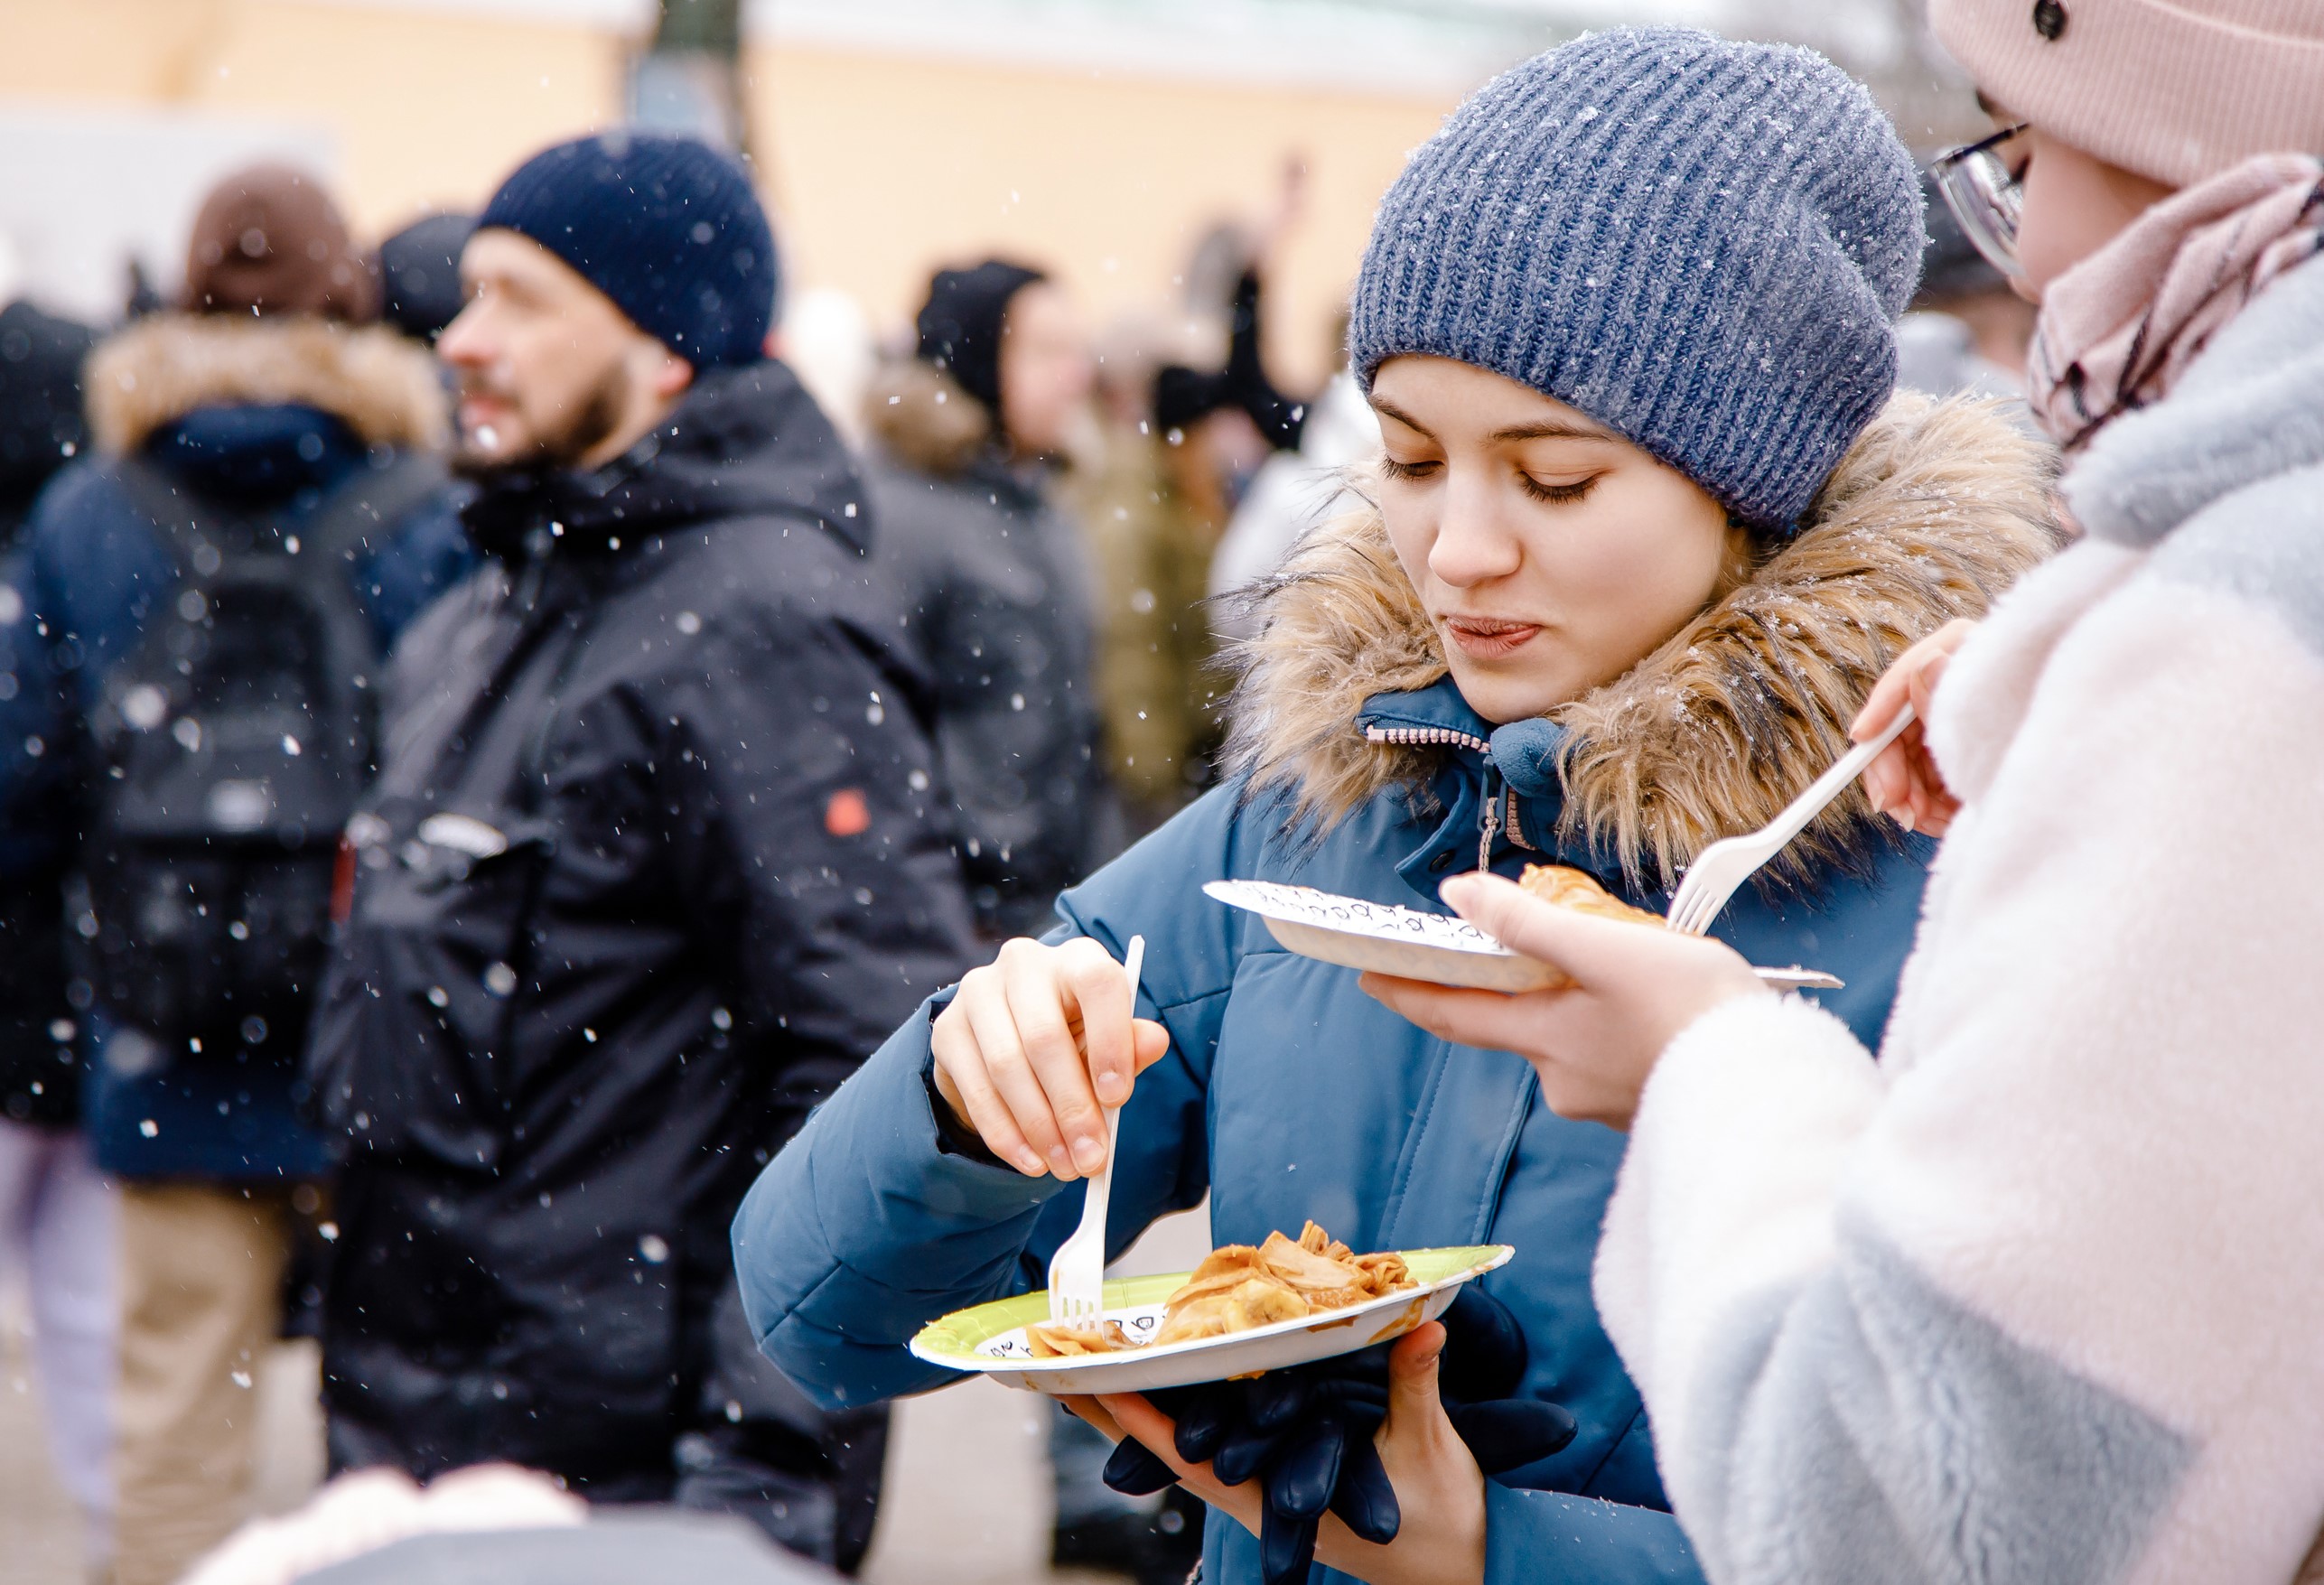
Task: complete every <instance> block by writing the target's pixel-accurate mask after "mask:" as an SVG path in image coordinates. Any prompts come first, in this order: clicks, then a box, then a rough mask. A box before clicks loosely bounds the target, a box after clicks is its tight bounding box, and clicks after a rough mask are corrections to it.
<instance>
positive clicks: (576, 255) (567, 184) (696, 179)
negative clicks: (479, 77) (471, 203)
mask: <svg viewBox="0 0 2324 1585" xmlns="http://www.w3.org/2000/svg"><path fill="white" fill-rule="evenodd" d="M476 224H477V227H478V228H479V229H480V230H481V229H482V228H486V227H495V226H497V227H502V228H507V229H508V230H511V231H515V232H517V233H518V234H519V235H521V236H525V237H528V238H532V240H534V241H535V242H537V243H539V244H540V245H541V246H542V247H546V248H547V249H548V250H549V251H550V252H551V253H554V254H555V255H556V256H558V257H559V258H561V259H563V260H564V261H565V263H567V264H569V265H571V266H573V267H574V270H575V271H577V272H578V273H579V274H580V275H582V276H583V278H584V279H585V280H587V281H588V282H589V284H591V285H593V286H595V287H596V288H597V289H598V290H599V291H600V292H602V293H604V294H605V295H606V296H608V297H610V298H611V299H612V300H613V305H614V306H615V307H617V308H619V309H620V310H621V312H623V313H625V314H627V315H629V317H630V322H632V323H633V324H635V325H636V326H637V327H638V328H639V330H641V331H645V332H646V333H647V334H648V335H649V336H651V337H653V338H654V339H655V340H658V341H659V342H661V343H662V344H663V345H664V346H666V347H667V348H668V349H669V350H671V351H673V352H675V353H677V355H678V356H679V357H681V358H683V359H686V361H687V362H689V363H692V364H693V365H694V366H695V368H715V367H718V366H720V365H723V364H736V363H751V362H755V361H756V360H758V359H760V358H761V357H764V356H765V345H766V340H767V331H768V329H769V328H770V326H771V325H772V324H773V323H774V316H775V293H776V288H777V286H778V284H779V269H780V266H779V260H778V259H777V258H776V256H775V238H774V232H773V231H772V230H771V229H770V228H769V227H768V225H767V213H766V210H762V209H761V208H760V207H759V200H758V196H757V195H756V194H755V193H753V192H752V191H751V181H750V178H749V177H747V176H745V175H744V174H743V173H742V167H741V166H739V165H737V164H736V163H734V162H733V160H730V159H728V158H727V157H726V156H725V155H723V154H719V153H718V152H717V151H715V150H714V149H712V148H711V147H710V146H709V145H705V144H703V143H699V142H696V141H695V139H693V138H690V137H672V136H669V135H667V134H659V133H645V132H632V131H621V132H606V133H600V134H598V135H595V136H593V137H583V138H576V139H574V141H573V142H571V143H565V144H559V145H556V146H555V148H550V149H544V150H543V151H542V152H541V153H539V154H535V155H534V156H533V157H532V158H531V159H529V160H527V161H526V162H525V163H523V164H522V165H519V166H518V168H517V172H516V174H514V175H513V176H510V177H509V179H508V181H506V182H502V183H501V184H500V191H498V192H496V193H494V194H493V195H492V201H491V202H490V203H489V204H487V205H486V206H485V207H484V212H483V213H482V214H481V215H479V216H478V217H477V219H476Z"/></svg>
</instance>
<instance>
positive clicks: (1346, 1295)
mask: <svg viewBox="0 0 2324 1585" xmlns="http://www.w3.org/2000/svg"><path fill="white" fill-rule="evenodd" d="M1417 1285H1418V1284H1416V1283H1415V1282H1414V1281H1413V1279H1412V1273H1411V1272H1409V1271H1408V1270H1406V1269H1405V1263H1404V1257H1403V1256H1402V1255H1399V1254H1393V1253H1384V1254H1355V1253H1353V1252H1352V1251H1350V1250H1349V1247H1348V1246H1347V1245H1344V1244H1341V1243H1339V1242H1338V1241H1337V1240H1335V1239H1334V1238H1333V1237H1332V1236H1331V1235H1330V1234H1328V1233H1326V1232H1325V1231H1324V1230H1323V1229H1322V1228H1321V1227H1319V1226H1316V1225H1315V1224H1314V1223H1312V1222H1310V1223H1308V1224H1307V1226H1305V1227H1303V1228H1302V1229H1301V1230H1300V1235H1299V1236H1298V1237H1297V1238H1295V1239H1294V1238H1286V1237H1284V1236H1283V1235H1282V1234H1281V1233H1270V1234H1268V1235H1267V1239H1266V1242H1265V1243H1264V1244H1261V1245H1248V1244H1227V1245H1220V1246H1219V1247H1218V1248H1217V1249H1214V1250H1212V1251H1211V1252H1210V1253H1209V1254H1207V1255H1205V1256H1203V1258H1202V1263H1201V1264H1200V1265H1199V1266H1197V1267H1195V1268H1194V1270H1193V1271H1192V1272H1191V1273H1189V1274H1188V1276H1187V1279H1186V1282H1184V1283H1183V1284H1182V1285H1181V1286H1180V1288H1179V1289H1178V1291H1176V1292H1174V1293H1172V1294H1171V1296H1170V1297H1169V1298H1168V1299H1167V1300H1165V1301H1162V1325H1161V1327H1160V1328H1158V1329H1156V1330H1155V1332H1154V1336H1153V1341H1154V1342H1156V1343H1183V1342H1186V1341H1188V1340H1190V1339H1191V1338H1219V1337H1225V1336H1227V1334H1228V1333H1230V1332H1246V1331H1249V1330H1250V1329H1252V1328H1254V1327H1265V1326H1272V1325H1274V1323H1275V1322H1277V1321H1287V1320H1299V1319H1302V1318H1304V1317H1307V1316H1311V1315H1321V1314H1323V1313H1325V1312H1327V1311H1330V1310H1340V1309H1344V1308H1346V1307H1347V1306H1349V1305H1351V1304H1361V1303H1363V1302H1365V1301H1367V1300H1371V1299H1378V1298H1382V1297H1384V1296H1386V1295H1387V1294H1390V1293H1394V1292H1397V1291H1401V1290H1403V1289H1405V1288H1411V1287H1415V1286H1417ZM1025 1338H1026V1341H1027V1342H1028V1343H1029V1344H1030V1345H1031V1347H1032V1351H1033V1357H1035V1358H1036V1359H1056V1358H1066V1357H1078V1356H1081V1355H1085V1354H1110V1353H1115V1352H1118V1351H1119V1350H1121V1349H1124V1348H1127V1347H1132V1346H1133V1345H1132V1344H1131V1343H1130V1341H1129V1338H1128V1337H1127V1335H1126V1334H1125V1333H1124V1332H1123V1330H1122V1329H1121V1327H1120V1325H1119V1324H1118V1323H1116V1322H1114V1321H1104V1322H1100V1323H1097V1325H1094V1326H1092V1325H1088V1324H1085V1323H1078V1322H1067V1321H1039V1322H1036V1323H1034V1324H1033V1325H1031V1326H1029V1327H1027V1328H1026V1329H1025Z"/></svg>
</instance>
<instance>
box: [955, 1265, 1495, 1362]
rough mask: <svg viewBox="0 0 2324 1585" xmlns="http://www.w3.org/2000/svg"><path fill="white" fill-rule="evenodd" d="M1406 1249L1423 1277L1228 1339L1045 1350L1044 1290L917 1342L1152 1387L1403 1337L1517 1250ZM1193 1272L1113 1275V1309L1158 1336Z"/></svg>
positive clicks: (960, 1317) (977, 1311) (966, 1316)
mask: <svg viewBox="0 0 2324 1585" xmlns="http://www.w3.org/2000/svg"><path fill="white" fill-rule="evenodd" d="M1399 1253H1400V1254H1403V1256H1404V1259H1405V1266H1406V1267H1407V1268H1409V1269H1410V1271H1411V1273H1412V1275H1413V1277H1414V1280H1415V1281H1416V1282H1418V1284H1419V1286H1417V1287H1414V1288H1407V1289H1405V1290H1404V1291H1402V1292H1400V1293H1391V1294H1389V1295H1387V1296H1386V1298H1384V1299H1374V1300H1369V1301H1366V1302H1365V1303H1362V1304H1351V1305H1348V1306H1346V1307H1345V1308H1343V1309H1339V1310H1326V1311H1324V1312H1323V1313H1322V1314H1321V1315H1309V1316H1302V1317H1301V1318H1300V1319H1297V1320H1287V1321H1277V1322H1275V1323H1274V1325H1273V1326H1265V1327H1253V1328H1252V1329H1250V1330H1248V1331H1246V1332H1229V1333H1227V1335H1226V1336H1225V1337H1223V1338H1196V1339H1195V1340H1193V1341H1192V1342H1189V1343H1165V1344H1163V1345H1162V1346H1161V1347H1156V1348H1140V1349H1136V1350H1134V1351H1131V1352H1127V1353H1122V1354H1098V1355H1080V1356H1077V1357H1073V1358H1069V1359H1036V1358H1034V1357H1033V1355H1032V1349H1031V1346H1029V1345H1028V1344H1027V1343H1026V1342H1025V1328H1026V1327H1027V1326H1028V1325H1029V1324H1031V1322H1034V1321H1045V1320H1047V1319H1049V1295H1048V1293H1047V1292H1045V1291H1044V1292H1038V1293H1020V1294H1018V1295H1017V1296H1016V1297H1015V1298H1013V1299H996V1300H994V1301H992V1302H991V1303H989V1304H979V1305H976V1306H975V1307H974V1308H973V1309H969V1310H955V1311H953V1312H952V1313H951V1314H950V1315H947V1316H946V1317H944V1318H943V1319H941V1320H933V1321H930V1322H929V1324H928V1325H926V1326H924V1327H922V1328H921V1329H919V1336H917V1337H915V1338H913V1339H912V1341H911V1350H912V1352H913V1353H914V1354H915V1355H917V1356H918V1357H920V1358H922V1359H925V1360H927V1361H928V1362H929V1364H930V1365H942V1366H949V1367H951V1368H952V1369H954V1370H962V1371H975V1372H977V1373H979V1374H982V1375H989V1376H991V1377H992V1378H993V1379H994V1381H996V1382H999V1383H1001V1384H1002V1385H1004V1386H1012V1387H1029V1388H1031V1389H1032V1390H1033V1391H1035V1392H1041V1393H1058V1394H1068V1393H1150V1392H1153V1391H1154V1390H1155V1389H1156V1388H1158V1387H1183V1386H1189V1385H1192V1384H1194V1383H1196V1382H1216V1381H1226V1380H1227V1379H1229V1378H1230V1377H1234V1376H1243V1375H1257V1374H1258V1373H1259V1372H1261V1371H1264V1370H1281V1369H1283V1368H1284V1367H1286V1366H1293V1365H1305V1364H1307V1363H1308V1362H1309V1361H1310V1360H1314V1359H1330V1358H1332V1357H1335V1356H1338V1355H1341V1354H1353V1353H1355V1352H1356V1351H1357V1350H1358V1349H1359V1348H1368V1347H1371V1346H1372V1345H1373V1344H1375V1343H1385V1342H1386V1341H1387V1340H1388V1339H1389V1338H1401V1337H1403V1336H1404V1335H1405V1333H1406V1332H1409V1331H1411V1330H1412V1329H1414V1327H1417V1326H1419V1325H1421V1324H1422V1323H1423V1321H1431V1320H1434V1319H1436V1318H1437V1317H1438V1316H1439V1315H1441V1314H1442V1313H1443V1311H1444V1308H1445V1306H1447V1305H1449V1304H1451V1302H1452V1296H1453V1295H1454V1294H1455V1293H1457V1292H1458V1291H1460V1289H1461V1284H1462V1283H1463V1282H1469V1281H1470V1280H1471V1279H1473V1278H1476V1277H1481V1276H1483V1275H1484V1274H1485V1273H1487V1272H1489V1271H1493V1270H1495V1269H1496V1268H1498V1267H1499V1266H1501V1265H1502V1264H1504V1263H1506V1262H1507V1260H1508V1258H1509V1256H1510V1255H1512V1254H1516V1253H1517V1252H1516V1251H1515V1250H1513V1249H1511V1248H1510V1247H1509V1246H1508V1245H1506V1244H1479V1245H1470V1246H1469V1247H1467V1248H1462V1249H1408V1250H1403V1251H1400V1252H1399ZM1191 1274H1192V1273H1187V1272H1172V1273H1167V1274H1165V1275H1162V1276H1153V1277H1124V1278H1116V1279H1114V1280H1112V1281H1110V1282H1107V1283H1106V1309H1105V1311H1104V1313H1105V1315H1106V1319H1109V1320H1117V1321H1120V1322H1121V1323H1122V1325H1123V1328H1124V1329H1125V1330H1126V1331H1128V1332H1129V1334H1130V1335H1131V1337H1133V1338H1137V1337H1141V1336H1152V1335H1153V1330H1154V1329H1155V1328H1156V1327H1158V1326H1160V1325H1161V1324H1162V1301H1163V1300H1165V1299H1167V1298H1169V1297H1170V1296H1171V1294H1172V1293H1175V1292H1177V1291H1179V1290H1180V1289H1181V1288H1182V1287H1184V1286H1185V1285H1186V1280H1187V1278H1188V1277H1189V1276H1190V1275H1191Z"/></svg>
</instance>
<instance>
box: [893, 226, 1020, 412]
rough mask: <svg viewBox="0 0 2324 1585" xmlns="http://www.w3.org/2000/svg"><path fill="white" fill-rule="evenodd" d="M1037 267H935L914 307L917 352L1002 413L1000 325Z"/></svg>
mask: <svg viewBox="0 0 2324 1585" xmlns="http://www.w3.org/2000/svg"><path fill="white" fill-rule="evenodd" d="M1047 279H1049V277H1048V276H1047V275H1042V274H1041V272H1040V271H1039V270H1035V269H1028V268H1026V267H1025V266H1023V265H1014V264H1011V263H1009V262H1008V261H1007V260H1005V259H998V258H988V259H986V260H985V262H984V263H983V264H980V265H978V266H975V268H974V269H966V270H938V271H937V272H936V277H935V278H934V279H933V280H931V281H929V284H928V303H927V304H926V305H925V306H923V307H922V308H921V309H920V311H919V321H918V328H919V347H918V348H917V349H916V355H917V356H918V357H919V359H921V360H922V361H923V362H927V363H933V364H935V365H936V366H937V367H938V368H941V369H945V370H947V371H948V372H949V373H950V374H951V376H952V378H954V379H957V380H958V381H959V382H960V387H961V389H963V390H965V391H966V392H967V393H968V394H969V395H970V396H974V397H975V398H976V399H977V400H978V401H980V402H982V403H984V404H985V407H986V408H987V409H988V410H989V411H990V412H991V413H992V415H993V416H994V418H995V419H996V420H997V419H998V418H999V417H1000V415H1001V329H1002V325H1003V322H1005V321H1006V319H1007V317H1008V312H1009V300H1010V299H1011V298H1013V297H1014V296H1015V295H1016V294H1018V293H1020V292H1022V291H1023V290H1024V289H1025V288H1026V287H1028V286H1030V285H1031V284H1034V283H1035V282H1037V281H1046V280H1047Z"/></svg>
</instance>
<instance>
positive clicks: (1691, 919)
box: [1665, 704, 1917, 936]
mask: <svg viewBox="0 0 2324 1585" xmlns="http://www.w3.org/2000/svg"><path fill="white" fill-rule="evenodd" d="M1916 719H1917V717H1916V716H1915V715H1914V713H1913V709H1912V706H1911V705H1909V704H1906V705H1903V706H1902V707H1900V708H1899V710H1898V711H1897V713H1896V719H1895V720H1893V721H1891V722H1890V723H1889V724H1888V725H1887V726H1885V727H1883V728H1882V729H1881V732H1880V734H1879V735H1878V736H1876V737H1872V738H1868V739H1866V740H1865V741H1863V742H1861V743H1859V744H1857V745H1856V746H1855V747H1854V748H1853V749H1851V750H1849V751H1847V752H1846V753H1845V754H1843V755H1842V756H1841V757H1840V758H1839V760H1837V761H1835V762H1834V765H1833V767H1832V769H1829V770H1827V771H1825V773H1824V774H1823V775H1821V776H1819V777H1817V778H1816V779H1815V783H1814V785H1813V786H1811V787H1809V788H1808V789H1807V790H1806V792H1804V793H1802V794H1800V795H1799V796H1798V797H1796V798H1794V799H1792V800H1791V802H1790V803H1789V804H1787V805H1786V806H1785V807H1784V811H1783V813H1782V814H1780V815H1778V816H1776V817H1775V818H1774V819H1772V820H1770V821H1769V822H1768V823H1767V825H1764V826H1762V827H1760V828H1759V830H1757V831H1754V832H1750V833H1748V834H1745V835H1742V836H1730V837H1728V838H1727V839H1726V840H1724V841H1723V842H1714V843H1713V844H1711V845H1710V846H1709V847H1706V848H1704V849H1703V852H1702V853H1700V854H1698V855H1697V856H1696V858H1695V860H1694V862H1693V863H1692V864H1689V865H1688V866H1687V868H1686V879H1685V880H1684V881H1680V882H1679V885H1678V890H1676V891H1675V892H1673V893H1672V894H1671V899H1670V908H1669V909H1668V910H1667V913H1666V916H1665V917H1666V918H1667V920H1668V921H1669V924H1670V928H1672V929H1674V930H1677V931H1680V932H1682V933H1684V934H1685V935H1689V936H1700V935H1702V934H1703V932H1704V931H1705V930H1708V929H1709V928H1711V921H1712V920H1713V919H1715V918H1718V917H1719V910H1720V909H1723V908H1725V907H1726V906H1727V900H1728V899H1729V898H1731V897H1732V896H1734V895H1735V890H1736V889H1737V888H1738V887H1740V886H1741V885H1742V883H1743V882H1744V881H1748V880H1750V878H1751V876H1752V875H1753V874H1754V873H1756V872H1758V870H1759V866H1760V865H1762V864H1764V863H1766V862H1768V861H1769V859H1771V858H1773V857H1775V856H1776V854H1778V853H1781V852H1782V851H1783V849H1784V845H1785V844H1787V843H1788V842H1790V841H1791V839H1792V838H1793V837H1795V836H1797V835H1798V834H1800V833H1801V832H1802V831H1805V830H1806V829H1807V823H1808V822H1809V821H1811V820H1813V819H1815V816H1818V815H1820V814H1822V813H1823V812H1824V806H1825V805H1826V804H1829V803H1830V802H1831V801H1832V800H1833V799H1834V798H1836V797H1839V796H1840V795H1841V794H1842V793H1843V792H1845V791H1846V790H1847V788H1848V784H1849V783H1850V782H1852V781H1853V780H1855V779H1856V778H1857V777H1859V776H1861V775H1862V774H1863V772H1864V767H1865V766H1867V765H1870V764H1871V762H1872V761H1873V760H1875V759H1877V758H1878V757H1879V756H1880V752H1881V750H1883V749H1885V748H1887V747H1888V746H1889V744H1890V743H1891V742H1893V741H1896V739H1897V736H1898V734H1899V733H1901V732H1903V731H1904V729H1905V728H1906V727H1909V726H1910V725H1911V724H1912V723H1913V722H1914V721H1915V720H1916Z"/></svg>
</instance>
